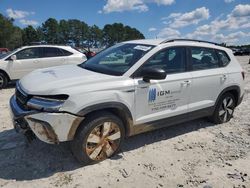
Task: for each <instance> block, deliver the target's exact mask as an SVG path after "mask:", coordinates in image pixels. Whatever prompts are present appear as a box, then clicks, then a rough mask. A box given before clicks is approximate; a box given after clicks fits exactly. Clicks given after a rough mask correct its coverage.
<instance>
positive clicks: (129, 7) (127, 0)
mask: <svg viewBox="0 0 250 188" xmlns="http://www.w3.org/2000/svg"><path fill="white" fill-rule="evenodd" d="M174 2H175V0H133V1H132V0H107V3H106V4H105V5H104V7H103V9H102V10H99V11H98V13H111V12H124V11H138V12H146V11H148V9H149V8H148V6H147V4H148V3H156V4H158V5H171V4H173V3H174Z"/></svg>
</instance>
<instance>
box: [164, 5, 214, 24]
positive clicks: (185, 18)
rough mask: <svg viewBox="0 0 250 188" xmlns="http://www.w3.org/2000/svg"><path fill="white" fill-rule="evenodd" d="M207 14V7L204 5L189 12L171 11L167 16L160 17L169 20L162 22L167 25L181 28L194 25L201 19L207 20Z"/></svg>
mask: <svg viewBox="0 0 250 188" xmlns="http://www.w3.org/2000/svg"><path fill="white" fill-rule="evenodd" d="M209 16H210V14H209V9H207V8H206V7H201V8H197V9H195V10H193V11H191V12H186V13H172V14H170V15H169V16H168V17H166V18H162V19H170V21H169V22H166V21H165V22H164V23H165V24H168V25H169V27H172V28H181V27H185V26H188V25H196V24H198V23H200V22H201V21H202V20H207V19H208V18H209Z"/></svg>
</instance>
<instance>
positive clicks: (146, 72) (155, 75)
mask: <svg viewBox="0 0 250 188" xmlns="http://www.w3.org/2000/svg"><path fill="white" fill-rule="evenodd" d="M166 76H167V73H166V72H165V70H163V69H160V68H145V69H143V70H142V77H143V81H144V82H149V81H150V80H164V79H165V78H166Z"/></svg>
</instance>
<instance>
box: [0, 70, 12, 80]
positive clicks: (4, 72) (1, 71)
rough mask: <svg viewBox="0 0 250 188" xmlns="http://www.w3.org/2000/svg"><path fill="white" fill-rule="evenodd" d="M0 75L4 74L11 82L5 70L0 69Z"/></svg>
mask: <svg viewBox="0 0 250 188" xmlns="http://www.w3.org/2000/svg"><path fill="white" fill-rule="evenodd" d="M0 73H3V74H4V75H5V76H6V77H7V79H8V81H10V77H9V75H8V73H7V72H6V71H4V70H3V69H0Z"/></svg>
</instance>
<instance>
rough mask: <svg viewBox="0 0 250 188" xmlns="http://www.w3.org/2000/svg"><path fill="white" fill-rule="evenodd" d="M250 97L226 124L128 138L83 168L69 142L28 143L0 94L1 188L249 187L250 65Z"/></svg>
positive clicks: (5, 93) (249, 84)
mask: <svg viewBox="0 0 250 188" xmlns="http://www.w3.org/2000/svg"><path fill="white" fill-rule="evenodd" d="M238 59H239V61H240V62H241V64H242V66H243V67H244V69H245V72H246V93H245V98H244V101H243V102H242V104H241V105H240V106H239V107H238V108H237V109H236V111H235V114H234V118H233V119H232V120H231V121H230V122H229V123H225V124H222V125H214V124H211V123H209V122H207V121H206V119H199V120H196V121H192V122H188V123H184V124H180V125H176V126H172V127H169V128H165V129H161V130H157V131H154V132H150V133H146V134H141V135H138V136H134V137H131V138H129V139H128V140H126V142H125V144H124V146H123V148H122V151H121V153H120V154H119V155H117V156H115V157H113V158H112V159H108V160H105V161H103V162H101V163H99V164H95V165H91V166H86V167H81V166H80V165H79V164H78V163H77V162H76V161H75V159H74V157H73V156H72V154H71V153H70V150H69V145H68V143H63V144H60V145H48V144H45V143H43V142H41V141H39V140H36V141H34V142H33V143H32V144H30V145H27V144H26V142H25V139H24V138H23V136H22V135H19V134H17V133H16V132H15V131H14V130H13V127H12V123H11V119H10V116H9V107H8V102H9V98H10V96H11V95H12V94H13V93H14V88H13V86H12V87H11V86H10V88H9V89H4V90H1V91H0V187H11V188H12V187H21V188H29V187H74V188H77V187H87V188H90V187H96V188H99V187H100V188H101V187H102V188H104V187H119V188H122V187H126V188H127V187H144V188H147V187H150V188H156V187H158V188H160V187H168V188H170V187H171V188H172V187H201V188H212V187H213V188H217V187H219V188H222V187H224V188H230V187H235V188H247V187H248V188H250V115H249V114H250V94H249V93H250V65H249V64H248V60H249V56H242V57H238Z"/></svg>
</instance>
